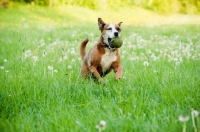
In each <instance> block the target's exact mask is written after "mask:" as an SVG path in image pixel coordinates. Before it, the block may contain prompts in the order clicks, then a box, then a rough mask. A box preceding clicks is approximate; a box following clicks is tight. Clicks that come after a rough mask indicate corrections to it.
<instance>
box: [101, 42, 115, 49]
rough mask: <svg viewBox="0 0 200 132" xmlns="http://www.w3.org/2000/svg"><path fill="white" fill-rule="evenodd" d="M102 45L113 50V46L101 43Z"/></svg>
mask: <svg viewBox="0 0 200 132" xmlns="http://www.w3.org/2000/svg"><path fill="white" fill-rule="evenodd" d="M103 46H104V47H105V48H108V49H110V50H115V48H112V47H110V45H108V44H105V43H103Z"/></svg>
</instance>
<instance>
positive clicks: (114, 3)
mask: <svg viewBox="0 0 200 132" xmlns="http://www.w3.org/2000/svg"><path fill="white" fill-rule="evenodd" d="M11 1H18V2H26V3H31V4H37V5H46V6H57V5H76V6H83V7H88V8H91V9H106V8H114V9H115V8H119V7H121V6H126V7H133V6H140V7H144V8H147V9H150V10H153V11H156V12H160V13H184V14H185V13H186V14H195V13H199V12H200V1H199V0H164V1H163V0H100V1H96V0H11Z"/></svg>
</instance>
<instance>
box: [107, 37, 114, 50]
mask: <svg viewBox="0 0 200 132" xmlns="http://www.w3.org/2000/svg"><path fill="white" fill-rule="evenodd" d="M111 40H112V38H108V46H109V47H110V48H114V47H112V46H111Z"/></svg>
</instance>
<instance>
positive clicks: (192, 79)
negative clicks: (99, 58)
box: [0, 4, 200, 132]
mask: <svg viewBox="0 0 200 132" xmlns="http://www.w3.org/2000/svg"><path fill="white" fill-rule="evenodd" d="M68 8H69V9H72V12H73V11H74V14H72V13H71V12H70V11H69V10H67V9H65V10H64V8H63V7H62V9H58V8H45V7H43V8H39V7H30V6H27V5H18V4H16V6H14V7H13V8H11V9H0V16H2V17H1V18H3V19H0V26H1V28H0V66H1V69H0V80H1V83H0V102H1V103H0V131H3V132H4V131H6V132H10V131H11V132H12V131H13V132H14V131H20V132H23V131H24V132H26V131H95V130H96V128H95V126H96V125H98V123H99V121H100V120H105V121H106V130H105V131H116V132H126V131H142V132H143V131H152V132H159V131H166V132H168V131H174V132H176V131H181V130H182V124H181V122H179V120H178V117H179V115H181V114H186V115H190V112H191V108H194V109H196V110H199V109H200V104H199V102H200V89H199V88H200V75H199V73H200V67H199V60H200V41H199V37H200V33H199V28H200V25H197V24H191V23H185V24H176V25H173V24H170V25H169V24H167V25H166V24H164V25H157V23H156V26H152V25H154V23H149V24H150V25H151V26H144V25H143V26H138V22H136V23H134V22H133V21H132V23H131V19H130V20H128V21H127V23H126V19H123V17H122V16H121V17H122V19H123V20H124V21H125V22H124V23H123V24H124V25H122V36H123V40H124V45H123V46H122V48H121V49H120V52H121V58H122V65H123V66H124V72H123V78H122V79H121V80H120V81H119V82H116V81H115V80H114V73H111V74H109V75H108V76H106V77H105V80H106V84H105V85H100V84H98V83H95V82H93V81H91V80H82V79H81V78H79V70H80V67H81V60H80V56H79V44H80V42H81V41H82V40H83V39H85V38H86V37H88V38H89V39H90V43H89V45H88V49H89V48H90V47H91V46H92V45H93V44H94V43H95V42H96V41H97V39H98V38H99V35H100V33H99V31H98V27H97V23H95V22H96V20H97V18H98V17H99V15H101V13H100V12H99V11H91V10H89V9H84V8H80V7H74V8H72V7H68ZM77 10H78V11H77ZM126 10H127V9H126ZM76 11H77V12H76ZM131 11H132V10H131ZM78 12H79V13H80V12H82V13H83V14H82V15H81V16H80V14H78ZM132 12H133V11H132ZM87 13H89V14H90V17H89V18H88V19H84V16H86V15H87ZM111 13H115V12H114V11H110V12H109V13H108V14H111ZM127 14H128V13H127ZM77 16H80V19H78V17H77ZM113 16H117V15H116V14H114V15H113ZM109 17H110V16H109V15H106V14H105V19H104V20H105V21H108V22H109V20H112V19H113V20H117V17H114V18H109ZM153 17H158V19H160V16H157V15H155V16H153ZM102 18H104V17H102ZM106 18H107V19H106ZM123 20H122V21H123ZM80 21H81V22H80ZM119 21H121V20H119ZM141 21H143V19H142V20H141ZM117 22H118V20H117ZM144 62H147V63H148V66H144ZM199 127H200V126H199ZM187 131H193V128H192V121H191V120H189V121H188V122H187Z"/></svg>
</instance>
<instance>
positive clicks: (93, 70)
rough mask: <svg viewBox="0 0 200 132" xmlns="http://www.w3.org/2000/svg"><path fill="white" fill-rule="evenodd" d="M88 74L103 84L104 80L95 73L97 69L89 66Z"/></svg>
mask: <svg viewBox="0 0 200 132" xmlns="http://www.w3.org/2000/svg"><path fill="white" fill-rule="evenodd" d="M89 69H90V72H91V73H92V74H93V75H94V76H95V77H96V78H97V79H98V80H99V81H100V82H101V83H104V79H103V78H102V77H101V76H100V74H99V72H98V71H97V67H95V66H90V67H89Z"/></svg>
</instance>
